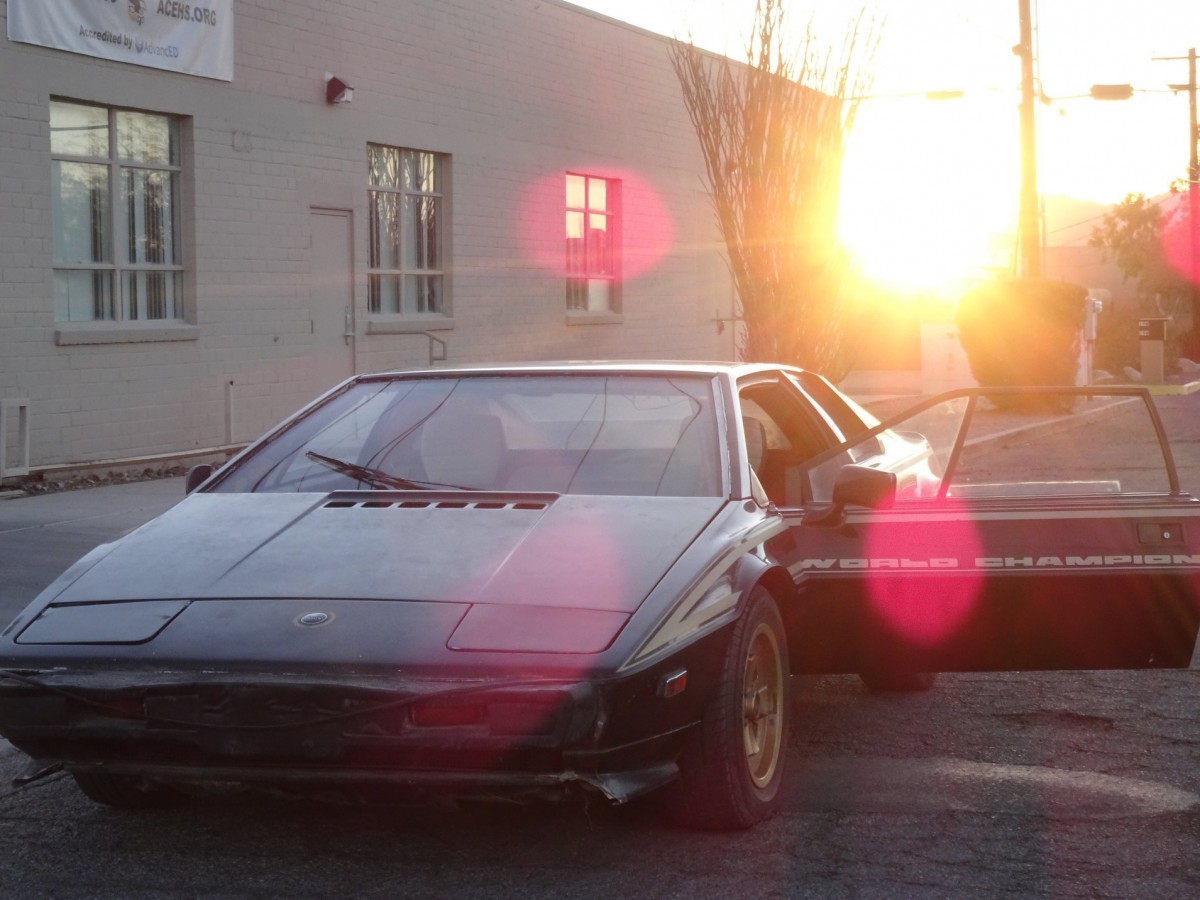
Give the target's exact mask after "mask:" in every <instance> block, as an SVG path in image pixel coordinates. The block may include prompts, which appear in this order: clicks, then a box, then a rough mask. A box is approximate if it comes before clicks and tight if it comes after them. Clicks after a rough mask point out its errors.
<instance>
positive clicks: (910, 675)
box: [858, 668, 937, 694]
mask: <svg viewBox="0 0 1200 900" xmlns="http://www.w3.org/2000/svg"><path fill="white" fill-rule="evenodd" d="M858 677H859V678H861V679H862V681H863V684H865V685H866V686H867V690H868V691H870V692H871V693H872V694H919V693H921V692H922V691H927V690H929V689H930V688H932V687H933V686H934V684H935V683H936V682H937V672H906V671H904V670H903V669H883V668H881V669H876V670H874V671H869V672H859V674H858Z"/></svg>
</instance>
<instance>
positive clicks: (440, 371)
mask: <svg viewBox="0 0 1200 900" xmlns="http://www.w3.org/2000/svg"><path fill="white" fill-rule="evenodd" d="M779 370H788V371H792V372H800V371H802V370H800V369H797V368H795V367H793V366H783V365H775V364H771V363H738V362H728V361H697V360H559V361H554V360H539V361H533V362H513V363H468V364H463V365H456V366H450V367H446V366H437V367H434V368H422V369H401V370H395V371H389V372H378V373H374V374H372V375H361V376H359V377H360V378H389V377H413V376H423V377H430V376H431V377H439V378H440V377H445V376H457V375H462V376H479V375H531V374H539V375H540V374H547V375H551V374H555V375H557V374H616V375H664V374H669V375H724V376H732V377H735V378H737V377H741V376H743V375H753V374H756V373H761V372H774V371H779Z"/></svg>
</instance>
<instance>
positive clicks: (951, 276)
mask: <svg viewBox="0 0 1200 900" xmlns="http://www.w3.org/2000/svg"><path fill="white" fill-rule="evenodd" d="M995 107H996V104H995V103H993V102H974V103H973V102H971V101H968V100H947V101H937V102H935V101H930V100H926V99H924V98H919V99H918V98H912V99H903V100H887V101H879V102H878V103H876V102H875V101H865V102H864V103H863V106H862V108H861V110H860V115H859V121H858V124H857V125H856V127H855V130H854V132H853V134H852V137H851V143H850V146H849V148H848V150H847V154H846V162H845V168H844V171H843V174H842V194H841V216H840V226H839V236H840V238H841V240H842V242H843V243H844V244H845V246H846V247H847V249H848V250H849V251H850V253H851V255H852V256H853V257H854V258H855V260H856V261H857V262H858V264H859V267H860V269H861V271H862V273H863V274H864V275H865V276H866V277H867V278H868V279H870V280H872V281H875V282H878V283H881V284H882V285H884V286H887V287H890V288H895V289H899V290H903V291H908V292H913V291H922V290H936V289H938V288H940V287H944V286H946V285H948V284H951V283H954V282H957V281H960V280H961V279H962V278H964V277H967V276H969V275H971V274H973V273H975V272H978V271H980V270H981V269H983V268H985V267H993V266H996V265H1004V264H1005V263H1006V262H1007V259H1006V254H1005V252H1004V251H1005V241H1004V236H1005V235H1008V234H1011V232H1012V230H1013V226H1014V225H1015V222H1016V196H1017V189H1016V185H1017V183H1018V176H1017V159H1016V156H1017V149H1018V148H1017V147H1016V145H1015V141H1012V140H1011V139H1010V138H1011V130H1012V129H1011V127H1009V128H1007V129H1006V128H1004V127H1003V124H1004V123H998V122H997V121H996V112H997V110H996V108H995ZM1007 114H1008V117H1009V118H1011V119H1014V120H1015V112H1013V111H1012V109H1011V107H1010V108H1008V109H1007ZM1010 145H1011V146H1010Z"/></svg>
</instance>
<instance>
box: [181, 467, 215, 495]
mask: <svg viewBox="0 0 1200 900" xmlns="http://www.w3.org/2000/svg"><path fill="white" fill-rule="evenodd" d="M213 471H214V470H213V467H212V466H211V465H209V464H208V463H198V464H197V465H194V466H192V467H191V468H190V469H188V473H187V478H186V479H185V480H184V483H183V489H184V492H185V493H188V494H190V493H191V492H192V491H194V490H195V489H196V488H198V487H200V485H202V484H204V482H206V481H208V476H210V475H211V474H212V473H213Z"/></svg>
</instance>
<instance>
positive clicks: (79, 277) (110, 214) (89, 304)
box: [50, 100, 183, 322]
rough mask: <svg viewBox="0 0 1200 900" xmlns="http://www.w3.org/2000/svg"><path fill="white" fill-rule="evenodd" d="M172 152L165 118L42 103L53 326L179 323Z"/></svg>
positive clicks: (174, 130) (175, 160) (173, 123)
mask: <svg viewBox="0 0 1200 900" xmlns="http://www.w3.org/2000/svg"><path fill="white" fill-rule="evenodd" d="M179 144H180V126H179V120H178V119H177V118H175V117H173V116H165V115H158V114H155V113H146V112H137V111H134V110H128V109H113V108H109V107H104V106H90V105H86V104H81V103H69V102H66V101H60V100H53V101H51V102H50V155H51V179H52V182H51V183H52V188H51V189H52V191H53V204H54V211H53V219H54V314H55V318H56V319H57V320H58V321H60V322H96V321H106V322H120V321H143V320H152V319H181V318H182V317H183V309H182V307H183V304H182V282H183V266H182V264H181V260H180V246H179V178H180V163H179V151H180V147H179Z"/></svg>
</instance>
